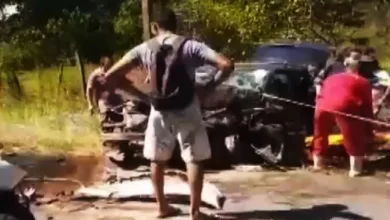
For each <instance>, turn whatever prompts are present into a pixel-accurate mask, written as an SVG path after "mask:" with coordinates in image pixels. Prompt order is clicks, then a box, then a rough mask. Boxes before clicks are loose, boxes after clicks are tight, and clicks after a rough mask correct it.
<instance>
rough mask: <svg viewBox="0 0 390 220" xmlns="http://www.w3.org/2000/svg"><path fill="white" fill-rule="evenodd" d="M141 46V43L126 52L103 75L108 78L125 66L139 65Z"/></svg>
mask: <svg viewBox="0 0 390 220" xmlns="http://www.w3.org/2000/svg"><path fill="white" fill-rule="evenodd" d="M142 47H143V45H142V44H141V45H138V46H137V47H135V48H133V49H132V50H130V51H129V52H127V53H126V54H125V55H124V56H123V57H122V58H121V59H120V60H119V61H118V62H116V63H115V64H114V65H113V66H112V67H111V68H110V69H109V70H108V71H107V72H105V73H104V75H105V77H106V78H107V79H110V78H111V76H114V75H116V74H117V73H119V72H120V70H122V69H123V68H124V67H126V66H129V65H131V66H130V68H133V67H136V66H137V65H139V63H140V62H139V60H140V58H141V50H142Z"/></svg>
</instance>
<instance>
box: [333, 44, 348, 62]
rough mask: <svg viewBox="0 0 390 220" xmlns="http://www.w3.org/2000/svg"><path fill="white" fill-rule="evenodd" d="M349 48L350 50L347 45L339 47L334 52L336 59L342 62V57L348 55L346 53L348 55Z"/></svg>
mask: <svg viewBox="0 0 390 220" xmlns="http://www.w3.org/2000/svg"><path fill="white" fill-rule="evenodd" d="M349 50H350V48H349V47H343V48H340V49H339V50H338V51H337V52H336V60H337V61H339V62H344V59H345V58H346V57H348V55H349Z"/></svg>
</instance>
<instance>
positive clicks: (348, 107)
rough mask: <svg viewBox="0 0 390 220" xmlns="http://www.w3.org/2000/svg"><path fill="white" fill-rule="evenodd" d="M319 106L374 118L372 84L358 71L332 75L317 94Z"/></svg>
mask: <svg viewBox="0 0 390 220" xmlns="http://www.w3.org/2000/svg"><path fill="white" fill-rule="evenodd" d="M317 106H318V107H320V108H322V109H324V110H326V109H328V110H333V111H342V112H346V113H354V114H358V115H360V116H363V117H368V118H373V109H372V95H371V85H370V83H369V81H368V80H367V79H365V78H364V77H362V76H360V75H359V74H357V73H356V74H355V73H340V74H334V75H331V76H329V77H328V78H327V79H326V80H325V81H324V83H323V85H322V88H321V90H320V93H319V94H318V96H317ZM356 110H359V112H356ZM350 111H352V112H350Z"/></svg>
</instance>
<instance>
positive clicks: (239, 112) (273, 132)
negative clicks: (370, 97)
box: [102, 44, 330, 167]
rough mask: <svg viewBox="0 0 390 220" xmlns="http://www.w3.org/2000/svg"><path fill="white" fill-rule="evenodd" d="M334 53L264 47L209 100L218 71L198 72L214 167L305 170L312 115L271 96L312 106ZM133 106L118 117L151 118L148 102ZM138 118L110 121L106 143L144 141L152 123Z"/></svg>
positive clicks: (296, 47)
mask: <svg viewBox="0 0 390 220" xmlns="http://www.w3.org/2000/svg"><path fill="white" fill-rule="evenodd" d="M329 54H330V53H329V51H328V50H327V49H326V47H321V46H320V45H311V44H270V45H264V46H260V47H259V48H258V49H257V51H256V54H255V56H254V58H253V60H251V63H246V64H236V70H235V73H234V74H233V76H232V77H230V79H228V80H227V81H226V82H225V83H223V84H222V85H220V86H219V87H218V88H216V89H215V91H214V92H213V93H212V94H207V95H204V94H203V93H202V86H204V85H206V84H207V82H208V80H212V77H209V76H210V75H212V73H215V72H216V71H215V69H213V67H211V66H205V67H202V68H200V69H198V70H197V74H196V77H195V78H196V79H195V80H196V82H197V83H196V84H197V89H198V94H199V96H200V102H201V106H202V111H203V116H204V122H205V125H206V126H207V130H208V134H209V138H210V142H211V146H212V155H213V158H212V159H211V161H210V163H209V165H210V166H212V167H227V166H230V165H232V164H236V163H261V162H267V163H270V164H278V163H279V164H283V165H292V166H299V165H301V164H302V163H303V162H304V161H303V160H304V152H303V150H304V146H305V143H304V138H305V135H307V134H308V133H311V132H312V131H311V130H312V128H311V127H312V115H313V110H312V109H308V108H302V107H301V106H296V105H292V104H289V103H286V102H283V101H280V100H276V99H271V98H270V96H269V95H272V96H275V97H281V98H285V99H288V100H294V101H298V102H303V103H308V104H313V103H314V97H315V89H314V86H313V77H314V76H313V74H316V71H319V70H320V69H321V68H323V66H324V65H325V63H326V60H327V59H328V57H329ZM141 72H142V71H141ZM210 73H211V74H210ZM131 77H133V78H132V79H130V80H131V81H132V82H133V84H134V85H136V84H137V83H136V82H134V81H137V80H138V82H139V83H141V84H142V82H144V78H142V77H139V75H138V77H137V76H135V74H133V75H132V76H131ZM131 77H130V78H131ZM144 77H145V78H146V76H144ZM128 79H129V77H128ZM131 103H132V104H131V105H132V107H130V109H132V110H130V112H129V111H127V113H126V109H129V107H126V106H122V108H121V110H120V111H119V112H118V111H117V113H118V114H122V115H126V114H129V115H134V114H138V115H142V114H144V115H147V114H148V108H147V107H145V103H142V102H139V101H135V102H134V101H132V102H131ZM141 106H144V107H141ZM137 108H138V110H137ZM140 109H142V110H140ZM131 112H132V113H131ZM137 118H138V119H140V120H139V121H138V122H137V123H133V124H135V125H134V126H130V124H131V123H130V122H131V121H133V120H132V119H131V117H129V116H127V117H123V121H120V122H115V121H110V119H109V118H108V119H107V120H105V121H104V122H103V123H102V131H103V132H102V139H103V141H104V142H106V143H108V142H111V143H112V142H115V141H117V142H122V143H126V144H127V143H128V142H129V140H132V141H131V142H132V143H133V142H134V141H133V140H136V139H138V140H141V139H142V134H143V129H145V127H146V123H147V118H146V117H143V118H142V119H141V116H139V117H137ZM133 122H134V121H133ZM141 145H142V144H141ZM178 155H179V154H178Z"/></svg>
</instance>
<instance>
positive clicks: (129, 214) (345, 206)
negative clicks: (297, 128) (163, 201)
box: [4, 155, 390, 220]
mask: <svg viewBox="0 0 390 220" xmlns="http://www.w3.org/2000/svg"><path fill="white" fill-rule="evenodd" d="M4 159H6V160H8V161H10V162H12V163H15V164H18V165H20V166H22V167H24V168H26V169H28V171H29V175H30V177H42V176H46V177H50V178H71V179H77V180H79V181H81V182H82V183H84V184H87V185H88V184H91V183H93V182H95V181H97V180H98V177H99V174H100V173H101V170H102V166H101V163H100V160H99V158H94V157H78V158H77V159H75V158H62V157H40V158H39V159H38V158H37V157H36V156H32V155H22V156H21V155H17V156H15V155H9V156H6V157H5V158H4ZM386 163H387V164H389V167H390V162H389V161H387V162H386ZM207 180H209V181H210V182H213V183H215V184H216V185H217V186H218V187H220V189H221V190H222V192H223V193H224V194H225V195H226V196H227V202H226V203H225V207H224V210H223V211H216V210H210V209H207V208H205V207H204V208H203V211H204V212H205V213H208V214H212V215H214V216H215V215H217V216H218V217H219V219H278V220H305V219H308V220H309V219H310V220H317V219H318V220H328V219H357V220H358V219H375V220H376V219H378V220H382V219H383V220H386V219H388V217H387V214H388V208H389V207H390V177H387V175H386V172H382V171H381V172H378V173H377V174H375V175H372V176H367V177H362V178H356V179H350V178H348V177H347V174H346V171H343V170H341V171H340V170H337V171H335V172H333V171H332V172H329V173H310V172H308V171H305V170H301V169H299V170H291V171H287V172H279V171H278V172H277V171H267V170H260V171H256V172H250V171H242V170H240V171H238V170H228V171H221V172H213V173H208V174H207ZM25 185H29V186H35V187H37V189H38V195H44V198H45V199H40V200H39V201H41V202H40V203H38V204H35V205H34V206H33V207H32V209H33V212H34V215H35V216H36V218H37V219H38V220H41V219H56V220H67V219H83V220H92V219H101V220H110V219H116V220H120V219H128V220H129V219H140V220H141V219H142V220H144V219H150V220H153V219H156V218H155V204H154V203H153V202H132V201H126V202H113V201H111V202H110V201H77V202H76V201H72V202H69V201H65V200H64V201H62V200H61V199H60V200H58V198H60V197H58V195H59V194H61V195H63V196H65V195H67V194H68V193H70V192H71V191H72V190H74V189H75V188H77V183H72V182H67V181H58V182H55V183H53V182H47V183H46V184H37V183H36V182H34V181H30V182H26V183H25ZM65 197H66V196H65ZM177 206H178V207H181V208H182V209H183V211H184V215H183V216H179V217H175V218H171V219H177V220H181V219H188V215H185V213H186V212H187V209H188V206H187V205H186V204H177Z"/></svg>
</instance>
